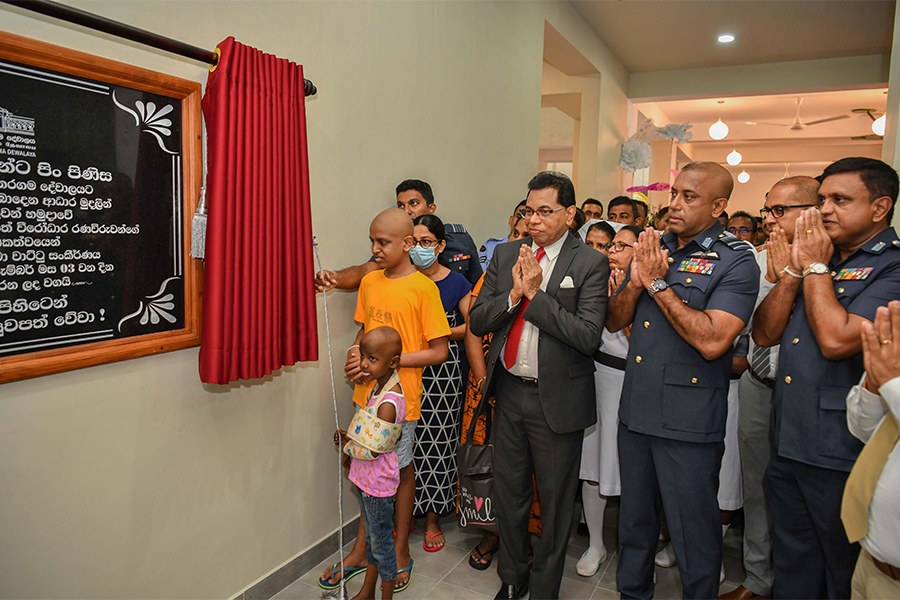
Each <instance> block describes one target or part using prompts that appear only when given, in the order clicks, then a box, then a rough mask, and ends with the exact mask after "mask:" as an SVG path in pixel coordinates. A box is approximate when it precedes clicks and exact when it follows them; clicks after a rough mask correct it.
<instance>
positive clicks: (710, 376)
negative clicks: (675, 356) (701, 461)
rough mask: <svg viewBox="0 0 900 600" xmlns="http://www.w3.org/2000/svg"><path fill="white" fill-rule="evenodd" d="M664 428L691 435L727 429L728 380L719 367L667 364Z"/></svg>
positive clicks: (665, 369)
mask: <svg viewBox="0 0 900 600" xmlns="http://www.w3.org/2000/svg"><path fill="white" fill-rule="evenodd" d="M663 382H664V384H663V414H662V425H663V427H665V428H666V429H673V430H675V431H686V432H691V433H715V432H717V431H720V430H722V429H723V428H724V425H725V415H726V411H727V408H728V405H727V399H726V395H725V389H726V385H727V384H726V381H725V376H724V374H723V373H722V369H721V368H719V367H718V366H716V365H666V366H665V367H664V376H663Z"/></svg>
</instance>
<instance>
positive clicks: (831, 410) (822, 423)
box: [818, 387, 863, 461]
mask: <svg viewBox="0 0 900 600" xmlns="http://www.w3.org/2000/svg"><path fill="white" fill-rule="evenodd" d="M849 391H850V389H849V388H845V387H820V388H819V436H818V437H819V454H820V455H822V456H827V457H829V458H839V459H842V460H848V461H854V460H856V457H857V456H858V455H859V452H860V450H862V448H863V444H862V442H860V441H859V440H858V439H856V438H855V437H854V436H853V434H852V433H850V430H849V429H847V392H849Z"/></svg>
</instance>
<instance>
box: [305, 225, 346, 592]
mask: <svg viewBox="0 0 900 600" xmlns="http://www.w3.org/2000/svg"><path fill="white" fill-rule="evenodd" d="M313 251H314V252H315V254H316V262H317V263H318V264H319V271H321V270H322V259H321V258H320V257H319V243H318V242H317V241H316V236H313ZM322 308H323V309H324V311H323V312H324V313H325V340H326V341H327V342H328V373H329V375H330V376H331V400H332V402H333V403H334V426H335V430H337V429H340V428H341V422H340V417H338V405H337V389H336V388H335V385H334V359H333V358H332V351H331V326H330V324H329V322H328V293H327V292H323V293H322ZM341 457H342V454H341V453H338V515H339V517H340V521H341V522H340V528H339V529H338V543H339V546H338V548H339V550H338V552H340V555H341V571H340V573H341V582H340V583H341V588H340V589H341V592H340V598H346V597H347V596H346V593H347V592H346V590H345V589H344V471H343V465H342V464H341ZM323 597H325V594H323Z"/></svg>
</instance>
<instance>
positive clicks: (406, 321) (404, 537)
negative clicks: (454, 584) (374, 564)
mask: <svg viewBox="0 0 900 600" xmlns="http://www.w3.org/2000/svg"><path fill="white" fill-rule="evenodd" d="M369 238H370V240H371V241H372V256H373V257H374V258H375V262H376V263H377V264H378V266H379V267H383V269H381V270H378V271H374V272H372V273H369V274H368V275H366V276H365V277H363V279H362V282H361V283H360V285H359V294H358V295H357V301H356V313H355V314H354V319H355V320H356V322H357V323H360V324H361V325H362V327H361V328H360V330H359V333H358V334H357V336H356V341H354V343H353V346H351V347H350V349H349V350H348V351H347V362H346V363H345V365H344V372H345V373H346V375H347V377H348V378H349V379H350V380H351V381H353V382H354V383H361V382H362V380H363V379H364V377H365V374H364V373H362V372H361V371H360V360H359V340H360V339H362V337H363V335H364V334H365V333H366V332H368V331H370V330H372V329H374V328H376V327H380V326H382V325H388V326H390V327H393V328H394V329H396V330H397V332H398V333H399V334H400V338H401V340H402V341H403V354H402V355H401V356H400V368H399V369H398V374H399V376H400V385H401V386H402V388H403V394H404V396H405V397H406V421H405V422H404V424H403V435H402V436H401V438H400V441H399V442H397V446H396V449H395V452H396V453H397V460H398V463H399V466H400V487H399V488H398V489H397V496H396V516H397V540H396V549H397V566H398V567H399V569H398V571H397V579H396V580H395V586H396V588H395V589H396V590H397V591H400V590H403V589H406V586H408V585H409V579H410V575H411V573H412V560H411V557H410V555H409V526H410V523H411V522H412V511H413V503H414V502H415V497H416V479H415V473H414V472H413V464H412V455H413V443H414V442H415V427H416V423H417V421H418V419H419V413H420V411H421V402H422V369H423V367H427V366H430V365H439V364H441V363H442V362H444V361H445V360H447V355H448V353H449V349H448V344H447V342H448V340H449V337H450V326H449V325H448V324H447V317H446V315H445V313H444V306H443V304H442V303H441V294H440V292H439V291H438V288H437V286H436V285H435V284H434V282H433V281H431V280H430V279H428V277H426V276H425V275H422V274H421V273H419V272H418V271H417V270H416V269H415V267H413V265H412V263H411V262H410V260H409V251H410V249H411V248H412V244H413V224H412V219H411V218H410V217H409V215H408V214H406V212H405V211H403V210H400V209H399V208H390V209H388V210H386V211H383V212H382V213H380V214H379V215H378V216H377V217H375V219H374V220H373V221H372V225H371V226H370V227H369ZM372 385H373V383H371V382H370V383H368V384H366V385H357V386H356V390H355V391H354V394H353V401H354V402H356V404H358V405H359V406H365V405H366V399H367V396H368V393H369V391H371V388H372ZM360 532H361V533H362V532H363V526H362V521H360ZM365 564H366V556H365V534H364V533H362V535H357V538H356V544H355V545H354V547H353V550H352V551H351V552H350V554H348V555H347V557H346V558H345V559H344V568H345V570H347V565H360V566H363V565H365ZM339 569H340V567H339V566H338V570H339ZM334 573H335V572H334V570H332V575H334ZM326 575H327V573H326ZM348 576H349V573H348ZM323 579H324V578H323ZM334 579H336V577H332V578H331V580H327V579H325V580H324V581H323V580H320V583H325V584H330V583H331V582H332V581H333V580H334ZM323 587H325V586H324V585H323Z"/></svg>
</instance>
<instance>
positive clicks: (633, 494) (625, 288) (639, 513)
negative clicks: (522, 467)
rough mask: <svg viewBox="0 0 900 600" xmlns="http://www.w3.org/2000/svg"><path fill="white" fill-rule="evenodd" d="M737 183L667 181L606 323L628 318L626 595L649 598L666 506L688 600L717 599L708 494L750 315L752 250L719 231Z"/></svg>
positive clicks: (689, 175) (622, 550) (622, 572)
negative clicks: (659, 227)
mask: <svg viewBox="0 0 900 600" xmlns="http://www.w3.org/2000/svg"><path fill="white" fill-rule="evenodd" d="M733 186H734V182H733V180H732V178H731V174H730V173H729V172H728V171H727V170H726V169H725V168H723V167H722V166H721V165H718V164H716V163H691V164H689V165H687V166H686V167H684V169H682V171H681V173H680V174H679V175H678V177H677V178H676V179H675V183H674V185H673V186H672V194H671V199H670V203H669V217H670V221H669V232H668V233H666V234H665V235H663V236H662V239H660V237H659V234H658V233H657V232H655V231H645V232H644V233H642V234H641V236H640V239H639V240H638V243H637V245H636V246H635V252H634V259H633V260H632V263H631V268H630V270H629V275H628V278H627V279H626V281H625V283H623V284H622V286H621V287H620V288H619V290H618V291H617V292H616V295H615V296H614V297H612V298H611V299H610V303H609V310H608V313H607V320H606V327H607V329H609V330H610V331H612V332H615V331H619V330H620V329H622V328H624V327H626V326H628V325H633V327H632V330H631V345H630V348H629V351H628V359H627V361H628V362H627V367H626V369H625V384H624V386H623V388H622V400H621V404H620V408H619V421H620V424H619V439H618V443H619V461H620V469H621V472H622V502H621V508H620V509H619V511H620V512H619V567H618V571H617V573H616V579H617V584H618V589H619V592H620V593H621V594H622V597H623V598H651V597H652V596H653V589H654V584H653V557H654V554H655V553H656V545H657V541H658V539H659V530H660V522H659V511H660V508H662V509H663V510H665V513H666V520H667V521H668V524H669V533H670V534H671V537H672V545H673V548H674V550H675V556H676V557H677V559H678V568H679V570H680V572H681V582H682V590H683V595H684V597H685V598H715V597H717V596H718V595H719V569H720V566H721V563H722V528H721V524H720V516H719V507H718V503H717V500H716V494H717V492H718V489H719V468H720V465H721V462H722V454H723V453H724V450H725V443H724V437H725V417H726V414H727V410H728V401H727V394H728V384H729V376H730V374H731V363H732V355H733V353H734V351H733V344H734V341H735V339H736V338H737V336H738V334H739V333H740V332H741V329H743V328H744V326H745V325H746V323H747V322H748V321H749V319H750V317H751V315H752V314H753V307H754V304H755V301H756V296H757V291H758V288H759V267H758V266H757V262H756V258H755V255H754V250H753V247H752V246H750V245H749V244H747V243H746V242H743V241H741V240H739V239H738V238H736V237H734V236H730V235H728V234H726V233H724V232H723V228H722V224H721V223H720V222H719V220H718V216H719V215H720V214H721V213H722V212H723V211H724V210H725V207H726V206H727V204H728V198H729V196H730V195H731V191H732V188H733Z"/></svg>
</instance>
